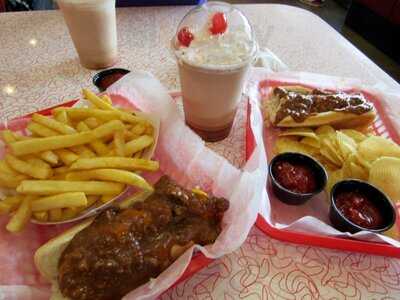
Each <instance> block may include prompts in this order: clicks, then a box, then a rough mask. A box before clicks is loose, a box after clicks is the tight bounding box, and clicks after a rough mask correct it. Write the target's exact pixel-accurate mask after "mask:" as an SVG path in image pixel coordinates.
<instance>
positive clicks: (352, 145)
mask: <svg viewBox="0 0 400 300" xmlns="http://www.w3.org/2000/svg"><path fill="white" fill-rule="evenodd" d="M336 143H337V145H338V147H339V150H340V156H341V157H342V159H343V160H346V159H347V158H348V157H349V156H350V155H351V154H354V153H355V152H356V148H357V144H356V142H355V141H354V140H353V139H352V138H351V137H348V136H347V135H345V134H344V133H342V132H340V131H338V132H336Z"/></svg>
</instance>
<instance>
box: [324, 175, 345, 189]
mask: <svg viewBox="0 0 400 300" xmlns="http://www.w3.org/2000/svg"><path fill="white" fill-rule="evenodd" d="M343 179H344V176H343V170H342V169H339V170H336V171H333V172H330V173H328V182H327V183H326V191H327V192H328V193H330V192H331V189H332V187H333V186H334V185H335V184H336V183H338V182H339V181H341V180H343Z"/></svg>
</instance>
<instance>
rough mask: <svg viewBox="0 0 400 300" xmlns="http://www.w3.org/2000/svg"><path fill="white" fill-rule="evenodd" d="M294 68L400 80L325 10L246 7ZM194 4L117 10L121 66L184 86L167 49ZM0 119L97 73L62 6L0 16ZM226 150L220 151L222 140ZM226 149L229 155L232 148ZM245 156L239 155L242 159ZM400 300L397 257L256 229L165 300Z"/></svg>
mask: <svg viewBox="0 0 400 300" xmlns="http://www.w3.org/2000/svg"><path fill="white" fill-rule="evenodd" d="M239 7H240V8H241V9H242V10H243V11H244V13H245V14H246V15H247V16H248V17H249V19H250V21H251V22H252V24H253V26H254V29H255V31H256V36H257V39H258V42H259V44H260V46H261V47H268V48H269V49H271V50H272V51H273V52H274V53H275V54H277V55H278V56H279V57H280V58H281V59H282V60H283V61H284V62H285V63H286V64H287V65H288V66H289V68H290V69H291V70H295V71H309V72H316V73H323V74H327V75H335V76H344V77H355V78H359V79H361V80H362V81H363V82H365V83H366V84H370V85H374V84H381V85H382V84H384V85H385V86H387V87H388V88H390V89H393V90H397V91H400V85H399V84H397V83H396V82H395V81H394V80H393V79H392V78H390V77H389V76H388V75H387V74H386V73H385V72H383V71H382V70H381V69H380V68H379V67H378V66H376V65H375V64H374V63H373V62H372V61H371V60H370V59H368V58H367V57H366V56H365V55H363V54H362V53H361V52H360V51H359V50H357V49H356V48H355V47H354V46H353V45H351V44H350V43H349V42H348V41H347V40H346V39H345V38H343V37H342V36H340V35H339V34H338V33H337V32H336V31H335V30H334V29H333V28H331V27H330V26H329V25H328V24H327V23H325V22H324V21H323V20H321V19H320V18H319V17H317V16H315V15H313V14H311V13H310V12H307V11H305V10H302V9H298V8H294V7H290V6H284V5H270V4H262V5H240V6H239ZM188 9H189V7H184V6H183V7H158V8H152V7H147V8H138V7H134V8H124V9H118V10H117V22H118V35H119V36H118V39H119V56H120V60H119V62H118V63H117V65H116V66H117V67H124V68H127V69H130V70H146V71H150V72H152V73H153V74H155V75H156V76H157V77H158V78H159V79H160V80H161V82H162V83H163V84H164V85H165V86H167V87H168V88H170V89H176V88H178V85H179V82H178V78H177V70H176V65H175V60H174V57H173V55H172V53H171V51H170V49H169V42H170V38H171V36H172V35H173V33H174V29H175V26H176V25H177V24H178V22H179V20H180V19H181V18H182V17H183V15H184V14H185V13H186V12H187V10H188ZM0 28H1V30H0V43H1V47H0V89H1V90H0V121H5V120H7V119H10V118H12V117H16V116H18V115H21V114H25V113H27V112H31V111H36V110H38V109H40V108H44V107H48V106H51V105H55V104H57V103H60V102H63V101H65V100H68V99H71V98H74V97H77V96H78V95H79V91H80V89H81V88H83V87H93V86H92V84H91V78H92V75H93V74H94V73H95V72H94V71H89V70H86V69H84V68H82V67H81V66H80V65H79V62H78V59H77V56H76V54H75V51H74V48H73V45H72V42H71V40H70V38H69V35H68V31H67V28H66V26H65V24H64V22H63V19H62V16H61V14H60V13H59V12H57V11H45V12H27V13H3V14H0ZM215 149H216V150H217V151H218V152H222V154H224V153H223V151H224V150H223V149H222V148H220V149H219V148H218V147H215ZM228 155H229V154H228ZM238 163H240V162H238ZM247 297H248V298H249V299H250V298H251V299H314V298H315V299H372V298H373V299H378V298H385V299H396V298H399V297H400V260H399V259H393V258H387V257H378V256H372V255H364V254H359V253H350V252H340V251H334V250H327V249H323V248H316V247H307V246H299V245H295V244H289V243H283V242H280V241H277V240H274V239H271V238H268V237H266V236H265V235H264V234H263V233H261V232H260V231H259V230H257V229H256V228H253V229H252V231H251V232H250V235H249V237H248V238H247V240H246V242H245V243H244V244H243V246H242V247H241V248H240V249H238V250H237V251H235V252H234V253H232V254H230V255H227V256H225V257H223V258H221V259H218V260H216V261H215V262H213V263H212V264H210V265H209V266H208V267H207V268H205V269H203V270H202V271H200V272H199V273H197V274H195V275H194V276H192V277H191V278H189V279H187V280H185V281H183V282H182V283H180V284H179V285H177V286H176V287H174V288H172V289H170V290H169V291H167V292H166V293H165V294H164V295H163V296H162V298H163V299H177V298H187V299H237V298H247Z"/></svg>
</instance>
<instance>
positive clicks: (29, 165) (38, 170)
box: [6, 154, 53, 179]
mask: <svg viewBox="0 0 400 300" xmlns="http://www.w3.org/2000/svg"><path fill="white" fill-rule="evenodd" d="M6 162H7V163H8V164H9V165H10V166H11V168H13V169H14V170H15V171H17V172H20V173H22V174H25V175H28V176H30V177H33V178H38V179H46V178H49V177H51V175H52V174H53V172H52V170H51V168H50V167H49V166H46V167H45V166H44V165H42V164H40V163H37V161H36V163H35V162H34V161H32V160H31V161H30V162H26V161H23V160H21V159H18V158H17V157H15V156H13V155H10V154H7V155H6Z"/></svg>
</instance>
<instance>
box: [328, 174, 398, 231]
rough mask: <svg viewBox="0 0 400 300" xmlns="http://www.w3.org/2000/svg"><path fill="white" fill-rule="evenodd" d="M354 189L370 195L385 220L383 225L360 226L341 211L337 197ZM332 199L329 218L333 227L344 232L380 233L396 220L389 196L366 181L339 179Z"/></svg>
mask: <svg viewBox="0 0 400 300" xmlns="http://www.w3.org/2000/svg"><path fill="white" fill-rule="evenodd" d="M352 191H353V192H354V191H359V192H360V193H362V194H364V195H366V196H368V199H369V200H370V201H371V202H372V203H374V204H375V206H376V207H377V208H378V210H379V211H380V213H381V216H382V217H383V220H384V224H383V226H382V227H380V228H373V229H371V228H365V227H362V226H359V225H357V224H355V223H353V222H352V221H350V220H349V219H348V218H346V216H345V215H344V214H342V213H341V212H340V210H339V209H338V207H337V206H336V197H337V196H338V195H339V194H340V193H343V192H352ZM330 200H331V205H330V208H329V219H330V221H331V223H332V226H333V227H335V228H336V229H337V230H340V231H343V232H350V233H356V232H359V231H362V230H365V231H370V232H374V233H380V232H384V231H386V230H389V229H390V228H391V227H392V226H393V224H394V222H395V221H396V211H395V209H394V207H393V204H392V202H391V201H390V199H389V197H388V196H386V195H385V194H384V193H383V192H382V191H381V190H380V189H378V188H377V187H375V186H373V185H372V184H370V183H368V182H366V181H362V180H358V179H347V180H342V181H339V182H338V183H336V184H335V185H334V186H333V187H332V190H331V194H330Z"/></svg>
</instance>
